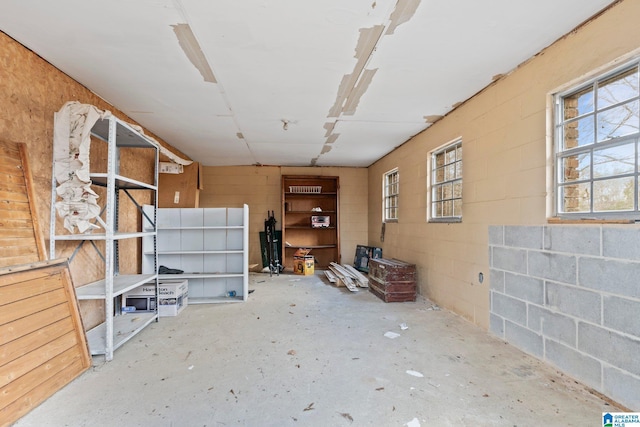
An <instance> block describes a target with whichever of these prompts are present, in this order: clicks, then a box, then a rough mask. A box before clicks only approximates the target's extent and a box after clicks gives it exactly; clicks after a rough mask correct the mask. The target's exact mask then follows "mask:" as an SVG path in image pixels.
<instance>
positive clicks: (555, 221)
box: [547, 216, 636, 224]
mask: <svg viewBox="0 0 640 427" xmlns="http://www.w3.org/2000/svg"><path fill="white" fill-rule="evenodd" d="M547 222H548V223H549V224H635V223H636V221H635V220H633V219H603V218H560V217H557V216H555V217H551V218H547Z"/></svg>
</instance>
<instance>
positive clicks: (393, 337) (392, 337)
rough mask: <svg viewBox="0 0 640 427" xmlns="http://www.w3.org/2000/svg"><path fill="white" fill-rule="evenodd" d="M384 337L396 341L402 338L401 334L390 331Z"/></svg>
mask: <svg viewBox="0 0 640 427" xmlns="http://www.w3.org/2000/svg"><path fill="white" fill-rule="evenodd" d="M384 336H385V337H387V338H391V339H395V338H398V337H399V336H400V334H397V333H395V332H391V331H389V332H385V333H384Z"/></svg>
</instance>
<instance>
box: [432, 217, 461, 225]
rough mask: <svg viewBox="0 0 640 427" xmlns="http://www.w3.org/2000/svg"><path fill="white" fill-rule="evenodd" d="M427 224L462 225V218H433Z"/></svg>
mask: <svg viewBox="0 0 640 427" xmlns="http://www.w3.org/2000/svg"><path fill="white" fill-rule="evenodd" d="M427 222H428V223H430V224H460V223H461V222H462V218H431V219H429V220H428V221H427Z"/></svg>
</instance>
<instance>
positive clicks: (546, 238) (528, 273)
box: [489, 225, 640, 411]
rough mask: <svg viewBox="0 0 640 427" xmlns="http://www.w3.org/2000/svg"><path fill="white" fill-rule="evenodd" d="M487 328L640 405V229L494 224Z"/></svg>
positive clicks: (639, 407)
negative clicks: (488, 323) (488, 322)
mask: <svg viewBox="0 0 640 427" xmlns="http://www.w3.org/2000/svg"><path fill="white" fill-rule="evenodd" d="M489 260H490V326H489V329H490V331H491V332H492V333H493V334H495V335H497V336H499V337H500V338H502V339H504V340H505V341H507V342H509V343H510V344H513V345H515V346H516V347H519V348H520V349H522V350H523V351H525V352H527V353H529V354H532V355H534V356H536V357H538V358H540V359H542V360H544V361H546V362H548V363H550V364H552V365H554V366H556V367H557V368H558V369H560V370H561V371H563V372H565V373H567V374H568V375H570V376H572V377H573V378H575V379H577V380H579V381H581V382H583V383H584V384H586V385H588V386H590V387H592V388H593V389H595V390H597V391H598V392H601V393H603V394H605V395H607V396H609V397H611V398H612V399H614V400H615V401H617V402H619V403H620V404H622V405H624V406H626V407H628V408H630V409H632V410H635V411H638V410H640V356H639V355H640V229H638V228H636V227H633V226H631V228H630V226H620V227H618V226H606V225H602V226H593V227H592V226H569V225H544V226H490V227H489Z"/></svg>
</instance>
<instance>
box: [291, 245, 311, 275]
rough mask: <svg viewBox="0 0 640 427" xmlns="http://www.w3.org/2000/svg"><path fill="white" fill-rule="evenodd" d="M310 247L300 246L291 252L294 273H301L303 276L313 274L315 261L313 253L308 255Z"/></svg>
mask: <svg viewBox="0 0 640 427" xmlns="http://www.w3.org/2000/svg"><path fill="white" fill-rule="evenodd" d="M309 252H311V249H303V248H300V249H298V250H297V251H296V253H295V254H293V272H294V273H295V274H302V275H303V276H310V275H312V274H314V266H315V262H314V260H313V255H309Z"/></svg>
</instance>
